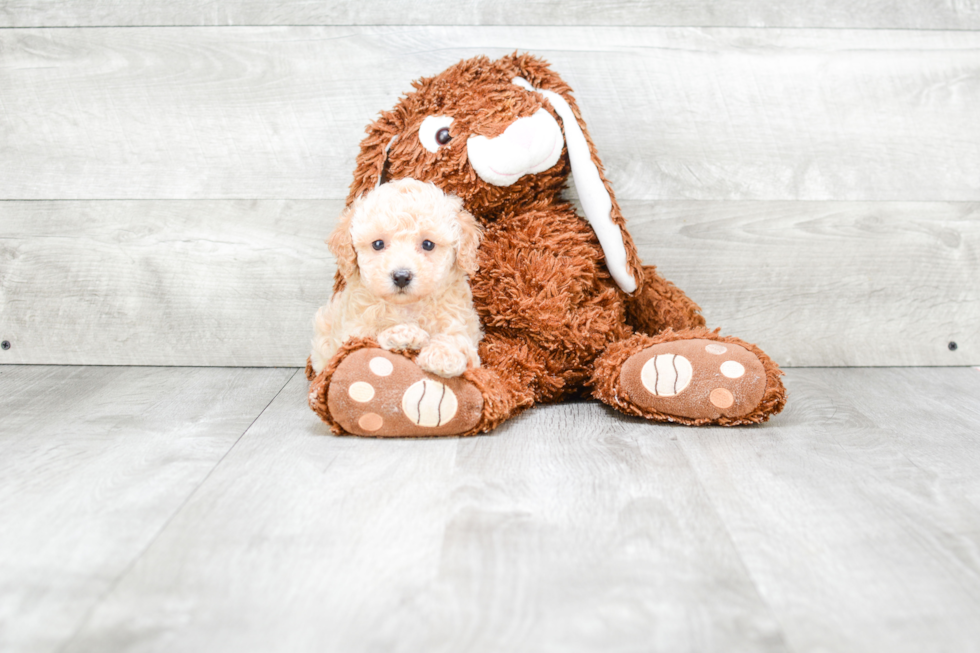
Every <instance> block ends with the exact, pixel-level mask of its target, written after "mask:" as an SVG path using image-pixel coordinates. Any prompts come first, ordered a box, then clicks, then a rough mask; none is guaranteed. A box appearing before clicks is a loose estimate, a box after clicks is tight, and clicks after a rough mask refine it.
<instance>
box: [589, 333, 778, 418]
mask: <svg viewBox="0 0 980 653" xmlns="http://www.w3.org/2000/svg"><path fill="white" fill-rule="evenodd" d="M781 375H782V372H781V371H780V370H779V367H778V366H777V365H776V364H775V363H774V362H772V360H771V359H770V358H769V357H768V356H766V354H765V353H763V352H762V350H761V349H759V348H758V347H756V346H755V345H752V344H749V343H747V342H744V341H742V340H739V339H738V338H731V337H723V336H720V335H718V332H717V331H708V330H707V329H704V328H695V329H684V330H681V331H673V330H669V329H668V330H667V331H665V332H663V333H661V334H659V335H657V336H647V335H644V334H635V335H633V336H632V337H630V338H627V339H626V340H622V341H620V342H617V343H614V344H612V345H610V346H609V347H608V348H607V349H606V351H605V352H604V353H603V354H602V356H600V357H599V358H598V359H597V360H596V362H595V366H594V372H593V377H592V387H593V396H594V397H595V398H596V399H599V400H600V401H603V402H605V403H607V404H609V405H610V406H612V407H614V408H617V409H618V410H620V411H622V412H624V413H627V414H630V415H638V416H641V417H645V418H647V419H652V420H656V421H660V422H679V423H681V424H692V425H702V424H723V425H735V424H753V423H758V422H764V421H766V420H767V419H769V418H770V417H771V416H772V415H775V414H776V413H778V412H779V411H780V410H782V409H783V406H784V405H785V403H786V390H785V389H784V388H783V384H782V382H781V381H780V379H779V377H780V376H781Z"/></svg>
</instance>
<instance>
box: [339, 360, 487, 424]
mask: <svg viewBox="0 0 980 653" xmlns="http://www.w3.org/2000/svg"><path fill="white" fill-rule="evenodd" d="M327 406H328V407H329V410H330V415H331V416H332V417H333V419H334V420H336V421H337V423H338V424H340V426H341V427H342V428H343V429H344V430H345V431H347V432H348V433H353V434H355V435H371V436H416V437H417V436H432V435H459V434H462V433H466V432H467V431H470V430H472V429H473V428H474V427H475V426H476V424H477V423H478V422H479V421H480V417H481V415H482V412H483V397H482V395H481V394H480V391H479V390H477V389H476V387H474V386H473V385H472V384H471V383H469V382H468V381H465V380H464V379H461V378H454V379H444V378H436V377H434V376H433V375H431V374H428V373H426V372H424V371H423V370H422V369H420V368H419V366H418V365H416V364H415V363H413V362H412V361H410V360H408V359H407V358H405V357H404V356H399V355H398V354H392V353H390V352H387V351H384V350H381V349H374V348H366V349H358V350H356V351H354V352H351V353H350V354H349V355H348V356H347V358H345V359H344V360H343V361H342V362H341V363H340V365H338V366H337V370H336V371H335V372H334V373H333V377H332V378H331V380H330V387H329V389H328V390H327Z"/></svg>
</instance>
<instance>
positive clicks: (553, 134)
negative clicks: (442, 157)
mask: <svg viewBox="0 0 980 653" xmlns="http://www.w3.org/2000/svg"><path fill="white" fill-rule="evenodd" d="M564 144H565V140H564V138H562V134H561V127H560V126H559V125H558V121H556V120H555V119H554V118H552V117H551V114H550V113H548V112H547V111H546V110H544V109H538V110H537V112H536V113H535V114H534V115H533V116H530V117H527V118H518V119H517V120H515V121H514V122H512V123H511V124H510V126H509V127H507V129H506V130H504V133H503V134H501V135H500V136H497V137H496V138H487V137H486V136H470V138H469V139H467V141H466V154H467V157H469V160H470V165H472V166H473V169H474V170H475V171H476V174H477V175H479V177H480V179H482V180H483V181H485V182H487V183H488V184H493V185H494V186H510V185H511V184H513V183H514V182H515V181H517V180H518V179H520V178H521V177H523V176H524V175H528V174H534V173H537V172H543V171H545V170H547V169H548V168H550V167H552V166H554V165H555V164H556V163H558V158H559V157H560V156H561V148H562V146H563V145H564Z"/></svg>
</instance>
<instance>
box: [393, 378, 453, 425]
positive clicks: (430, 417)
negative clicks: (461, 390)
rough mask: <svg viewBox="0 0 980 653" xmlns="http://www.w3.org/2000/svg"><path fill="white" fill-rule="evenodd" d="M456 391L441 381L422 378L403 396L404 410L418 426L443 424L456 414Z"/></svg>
mask: <svg viewBox="0 0 980 653" xmlns="http://www.w3.org/2000/svg"><path fill="white" fill-rule="evenodd" d="M458 407H459V403H458V402H457V401H456V393H455V392H453V391H452V390H450V389H449V388H448V387H447V386H446V385H445V384H443V383H440V382H439V381H431V380H429V379H422V380H421V381H416V382H415V383H413V384H412V385H411V386H410V387H409V388H408V390H406V391H405V394H404V395H403V396H402V411H403V412H404V413H405V415H406V416H407V417H408V419H410V420H411V421H412V423H413V424H415V425H417V426H442V425H443V424H446V423H448V422H449V421H450V420H451V419H452V418H453V417H455V416H456V409H457V408H458Z"/></svg>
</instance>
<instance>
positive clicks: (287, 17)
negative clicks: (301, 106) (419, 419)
mask: <svg viewBox="0 0 980 653" xmlns="http://www.w3.org/2000/svg"><path fill="white" fill-rule="evenodd" d="M93 25H96V26H98V25H104V26H114V25H129V26H137V25H690V26H721V27H868V28H906V29H908V28H932V29H940V28H946V29H977V28H978V27H980V3H978V2H977V0H914V1H913V0H906V1H904V2H903V1H900V0H873V1H872V0H869V1H867V2H864V3H862V4H861V6H860V9H859V10H858V9H856V8H855V6H854V5H853V4H852V3H850V2H848V1H847V0H788V1H783V2H769V1H768V0H740V1H739V2H716V1H715V0H618V1H617V2H608V3H603V2H596V0H536V1H535V2H526V1H523V0H493V1H491V2H485V1H484V2H478V1H477V0H430V1H429V2H426V3H424V4H420V3H413V2H403V1H398V0H375V1H372V2H357V1H356V0H325V1H322V2H309V0H279V1H278V2H265V1H264V0H223V1H222V2H220V3H211V2H209V3H201V2H195V1H194V0H174V1H173V2H161V3H136V4H134V3H132V2H125V0H3V2H0V27H78V26H93Z"/></svg>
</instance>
